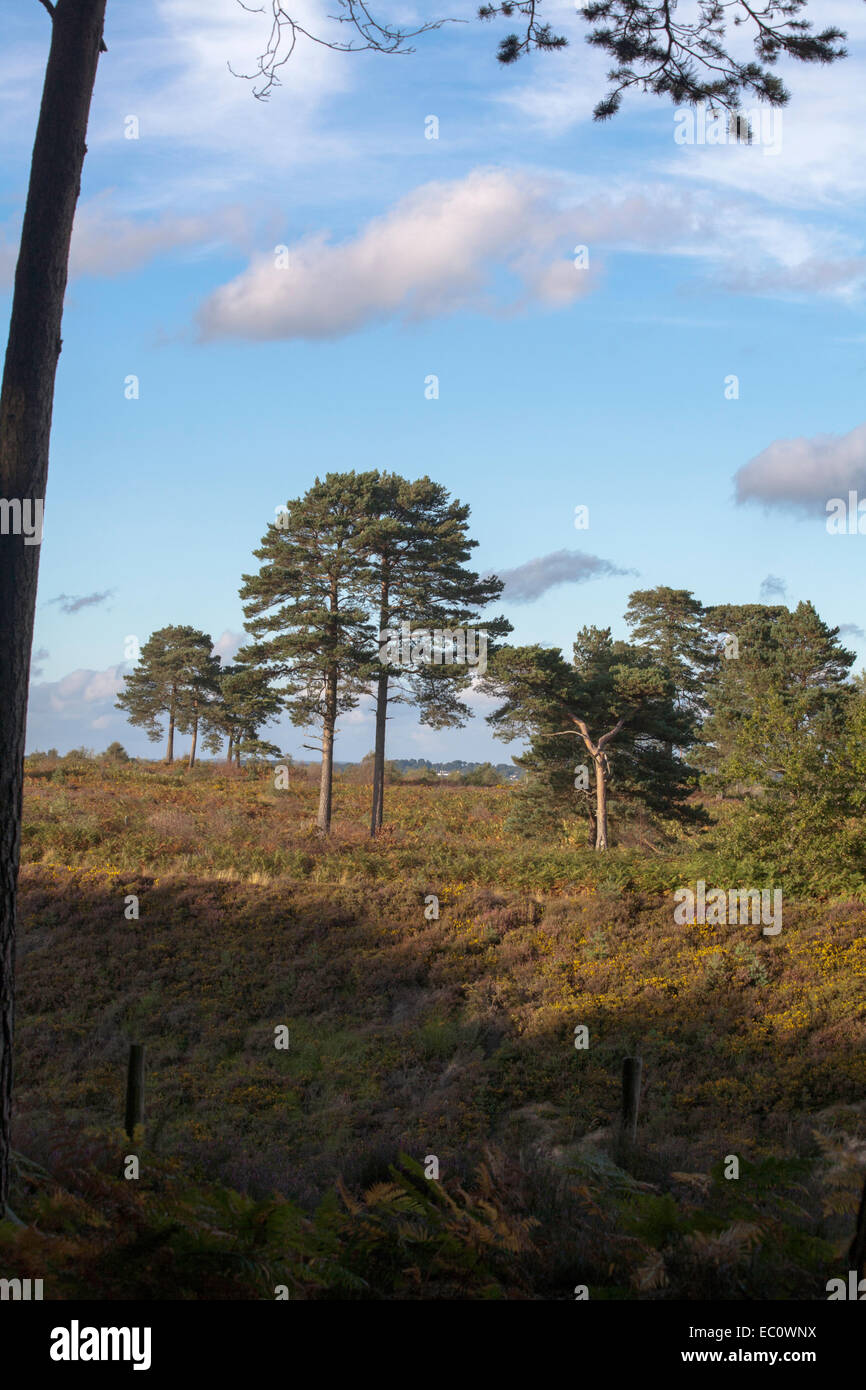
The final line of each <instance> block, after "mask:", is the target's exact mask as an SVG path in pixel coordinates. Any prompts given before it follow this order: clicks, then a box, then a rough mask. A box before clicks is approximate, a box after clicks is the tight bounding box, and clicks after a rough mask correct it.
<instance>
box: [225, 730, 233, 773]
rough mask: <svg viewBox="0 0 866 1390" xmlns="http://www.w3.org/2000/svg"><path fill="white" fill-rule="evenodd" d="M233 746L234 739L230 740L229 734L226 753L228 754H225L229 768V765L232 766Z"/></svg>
mask: <svg viewBox="0 0 866 1390" xmlns="http://www.w3.org/2000/svg"><path fill="white" fill-rule="evenodd" d="M233 744H234V739H233V738H232V736H231V734H229V751H228V753H227V754H226V762H227V763H228V765H229V767H231V765H232V746H233Z"/></svg>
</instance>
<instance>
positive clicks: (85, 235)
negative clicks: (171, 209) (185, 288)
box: [0, 194, 250, 284]
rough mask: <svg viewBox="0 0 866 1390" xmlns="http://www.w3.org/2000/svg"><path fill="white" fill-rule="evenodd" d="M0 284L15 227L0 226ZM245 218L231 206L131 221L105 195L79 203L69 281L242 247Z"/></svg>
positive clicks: (12, 255)
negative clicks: (177, 255) (171, 255)
mask: <svg viewBox="0 0 866 1390" xmlns="http://www.w3.org/2000/svg"><path fill="white" fill-rule="evenodd" d="M0 234H2V237H3V241H2V243H0V284H11V283H12V279H13V275H14V271H15V262H16V260H17V257H18V240H19V236H20V223H18V224H17V225H16V226H15V228H14V231H13V229H12V227H11V225H7V226H6V227H4V228H0ZM249 241H250V233H249V229H248V219H247V215H246V213H245V212H244V210H243V209H242V208H240V207H237V206H225V207H220V208H215V209H214V210H213V211H211V212H208V213H207V214H206V215H204V216H198V215H196V216H180V215H175V214H172V213H157V214H155V215H150V216H144V217H134V216H130V215H128V214H125V213H121V212H119V211H117V210H116V208H115V207H114V205H113V200H112V196H111V195H110V194H101V195H100V196H99V197H97V198H93V199H91V200H90V201H89V202H86V203H82V204H81V205H80V207H79V209H78V212H77V213H76V217H75V225H74V227H73V232H72V246H71V249H70V255H69V275H70V279H75V278H76V276H79V275H98V276H113V275H123V274H126V273H128V272H130V271H133V270H138V269H139V267H141V266H143V265H146V264H147V263H148V262H149V261H152V260H154V259H155V258H156V257H157V256H161V255H164V254H166V253H167V252H171V251H177V250H181V249H183V248H187V249H188V250H189V251H191V252H193V253H194V254H196V255H201V254H202V253H203V252H206V251H207V250H209V249H210V248H213V247H219V246H225V245H226V244H231V245H234V246H243V247H245V248H246V247H247V246H248V245H249Z"/></svg>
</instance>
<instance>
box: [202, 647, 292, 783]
mask: <svg viewBox="0 0 866 1390" xmlns="http://www.w3.org/2000/svg"><path fill="white" fill-rule="evenodd" d="M247 655H248V653H247V651H246V650H241V651H239V652H238V654H237V660H236V664H235V665H233V666H224V667H223V669H222V671H221V673H220V682H219V694H218V697H217V699H216V700H215V701H214V703H213V705H211V706H210V707H209V709H208V734H207V735H206V744H207V747H208V748H209V749H210V750H211V751H213V752H217V751H219V749H220V748H221V747H222V741H223V739H224V738H226V737H228V752H227V755H226V761H227V762H228V763H231V761H232V758H233V757H234V759H235V762H236V763H237V766H238V767H240V765H241V755H242V754H244V753H246V754H250V755H253V756H256V757H275V756H279V755H280V749H279V748H278V747H277V745H276V744H275V743H269V742H268V741H267V740H264V739H261V738H259V730H260V729H261V728H262V726H263V725H265V724H269V723H270V722H271V721H272V720H273V719H276V718H278V716H279V715H280V714H281V713H282V711H283V708H284V703H283V696H282V695H281V693H280V691H279V690H276V689H274V687H273V685H272V681H273V679H274V677H273V673H272V672H271V671H270V670H268V669H267V668H266V667H263V666H258V665H255V664H252V663H250V662H248V661H247V660H246V657H247Z"/></svg>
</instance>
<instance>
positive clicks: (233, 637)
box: [212, 628, 249, 666]
mask: <svg viewBox="0 0 866 1390" xmlns="http://www.w3.org/2000/svg"><path fill="white" fill-rule="evenodd" d="M248 641H249V638H248V637H247V635H246V633H245V632H232V631H231V629H230V628H226V629H225V630H224V631H223V632H221V633H220V635H219V637H218V638H217V640H216V641H215V642H214V644H213V652H212V655H213V656H218V657H221V658H222V663H223V665H224V666H228V665H229V664H230V663H231V662H232V661H234V659H235V657H236V656H237V654H238V651H239V650H240V648H241V647H242V646H243V645H244V643H245V642H248Z"/></svg>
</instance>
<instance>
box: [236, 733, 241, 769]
mask: <svg viewBox="0 0 866 1390" xmlns="http://www.w3.org/2000/svg"><path fill="white" fill-rule="evenodd" d="M240 765H241V741H240V739H238V740H237V742H236V743H235V767H240Z"/></svg>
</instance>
